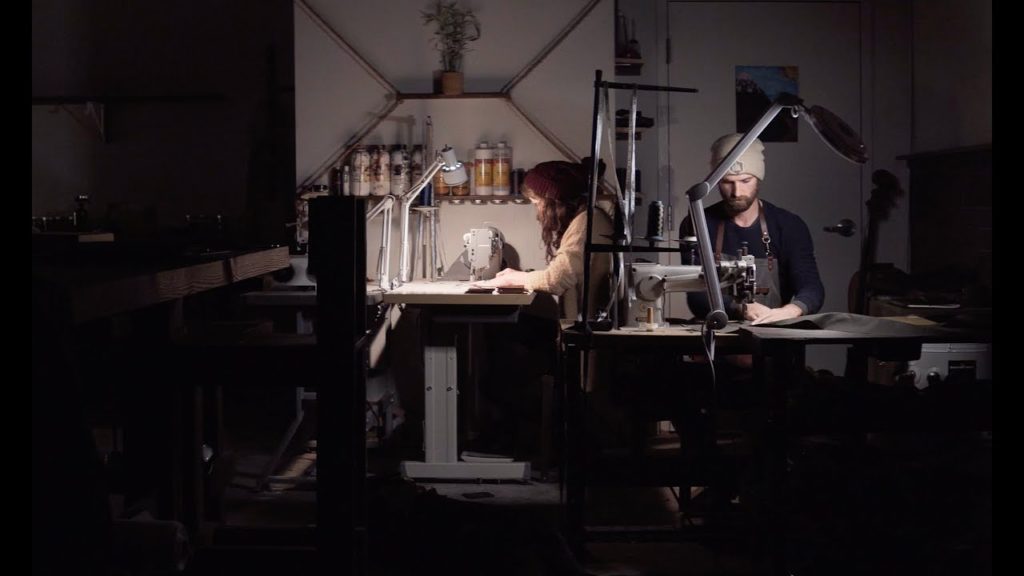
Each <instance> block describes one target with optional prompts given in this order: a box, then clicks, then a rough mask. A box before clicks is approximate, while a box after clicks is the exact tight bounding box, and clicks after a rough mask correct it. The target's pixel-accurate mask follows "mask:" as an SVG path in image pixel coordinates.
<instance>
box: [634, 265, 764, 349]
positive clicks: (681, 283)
mask: <svg viewBox="0 0 1024 576" xmlns="http://www.w3.org/2000/svg"><path fill="white" fill-rule="evenodd" d="M715 270H716V271H717V272H718V280H719V284H720V285H721V286H722V287H723V288H728V290H729V293H730V294H731V296H732V297H733V298H735V299H738V300H740V301H746V302H749V301H750V300H751V299H752V297H753V294H754V289H755V288H756V284H755V280H754V279H755V272H756V269H755V265H754V256H753V255H750V254H748V255H744V256H740V257H739V259H737V260H724V261H721V262H717V263H716V264H715ZM627 282H628V284H627V286H628V289H629V300H628V302H629V312H628V313H627V316H626V321H625V322H624V323H623V325H625V326H634V327H640V328H645V329H648V330H654V329H655V328H657V327H658V326H661V325H663V324H664V317H663V314H662V312H663V310H664V301H665V293H666V292H704V291H705V290H707V283H706V282H705V281H704V268H703V267H702V266H699V265H687V264H683V265H676V266H669V265H664V264H658V263H656V262H633V263H631V264H630V265H629V268H628V276H627Z"/></svg>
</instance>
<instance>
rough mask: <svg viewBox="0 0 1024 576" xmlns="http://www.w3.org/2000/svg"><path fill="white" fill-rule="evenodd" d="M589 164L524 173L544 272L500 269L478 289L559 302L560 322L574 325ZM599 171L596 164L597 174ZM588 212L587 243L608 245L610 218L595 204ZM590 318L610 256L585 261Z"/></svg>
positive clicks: (549, 165) (600, 300) (551, 165)
mask: <svg viewBox="0 0 1024 576" xmlns="http://www.w3.org/2000/svg"><path fill="white" fill-rule="evenodd" d="M589 165H590V162H589V160H588V159H584V161H583V163H582V164H577V163H575V162H564V161H561V160H554V161H551V162H541V163H540V164H537V165H536V166H535V167H534V168H533V169H532V170H530V171H529V172H527V173H526V178H525V179H524V180H523V195H524V196H526V197H527V198H529V199H530V202H532V203H533V205H534V207H535V208H536V210H537V221H538V222H540V227H541V234H540V237H541V241H542V242H543V244H544V249H545V256H546V258H547V261H548V266H547V268H545V269H543V270H534V271H532V272H523V271H520V270H513V269H511V268H506V269H504V270H502V271H501V272H498V275H497V276H496V277H495V278H494V279H493V280H489V281H487V282H484V283H482V285H484V286H494V287H510V286H523V287H524V288H526V289H527V290H535V291H538V292H546V293H548V294H553V295H555V296H559V298H560V306H561V316H562V318H564V319H568V320H576V319H577V316H578V315H579V313H580V310H579V306H580V303H581V302H582V301H583V286H582V284H583V253H584V252H583V249H584V247H583V244H584V237H585V236H586V233H587V201H588V198H589V190H588V189H587V174H588V173H589V170H590V168H589ZM603 169H604V165H603V163H602V164H601V171H602V172H603ZM598 208H599V209H595V210H594V227H593V236H592V238H593V241H594V242H600V243H610V242H611V241H610V240H609V239H608V238H609V236H611V234H612V233H613V231H614V226H613V224H612V218H611V216H610V215H609V213H608V212H607V211H606V210H605V209H604V208H603V207H602V204H598ZM590 265H591V267H590V300H589V302H590V314H591V315H592V314H594V312H595V311H596V310H598V309H599V308H600V307H602V306H605V305H607V303H608V298H609V290H608V274H609V273H610V272H611V265H612V257H611V255H610V254H592V255H591V260H590Z"/></svg>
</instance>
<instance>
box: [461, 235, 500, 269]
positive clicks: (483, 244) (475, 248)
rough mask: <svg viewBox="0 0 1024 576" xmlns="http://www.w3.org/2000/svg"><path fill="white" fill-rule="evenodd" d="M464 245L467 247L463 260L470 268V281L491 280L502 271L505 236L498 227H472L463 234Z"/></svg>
mask: <svg viewBox="0 0 1024 576" xmlns="http://www.w3.org/2000/svg"><path fill="white" fill-rule="evenodd" d="M462 246H463V247H464V248H465V249H466V251H465V253H464V256H463V262H464V263H465V264H466V267H467V268H469V280H470V282H477V281H480V280H490V279H491V278H494V277H495V275H497V274H498V272H500V271H501V260H502V250H503V249H504V247H505V238H504V237H503V236H502V235H501V231H499V230H498V229H497V228H495V227H493V226H487V227H486V228H472V229H470V231H469V232H467V233H465V234H463V235H462Z"/></svg>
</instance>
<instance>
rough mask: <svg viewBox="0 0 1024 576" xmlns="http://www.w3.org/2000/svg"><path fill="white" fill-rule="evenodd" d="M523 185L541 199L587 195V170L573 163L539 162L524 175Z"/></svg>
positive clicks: (560, 161) (561, 161) (559, 161)
mask: <svg viewBox="0 0 1024 576" xmlns="http://www.w3.org/2000/svg"><path fill="white" fill-rule="evenodd" d="M523 184H524V185H525V186H526V187H528V188H530V189H531V190H533V191H534V193H536V194H537V195H538V196H540V197H541V198H546V199H554V198H560V199H568V198H571V197H578V196H583V195H585V194H586V193H587V168H586V167H585V166H583V165H582V164H577V163H575V162H565V161H563V160H552V161H550V162H541V163H540V164H537V165H536V166H534V167H533V169H532V170H530V171H529V172H527V173H526V178H525V179H524V180H523Z"/></svg>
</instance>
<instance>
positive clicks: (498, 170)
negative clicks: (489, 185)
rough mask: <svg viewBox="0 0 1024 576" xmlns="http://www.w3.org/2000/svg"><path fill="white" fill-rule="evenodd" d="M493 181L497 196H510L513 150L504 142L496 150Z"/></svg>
mask: <svg viewBox="0 0 1024 576" xmlns="http://www.w3.org/2000/svg"><path fill="white" fill-rule="evenodd" d="M492 180H493V186H494V188H493V190H494V195H495V196H508V195H509V194H510V193H511V192H512V148H510V147H508V145H507V144H506V143H505V142H504V141H502V142H498V145H497V146H495V148H494V169H493V173H492Z"/></svg>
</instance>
